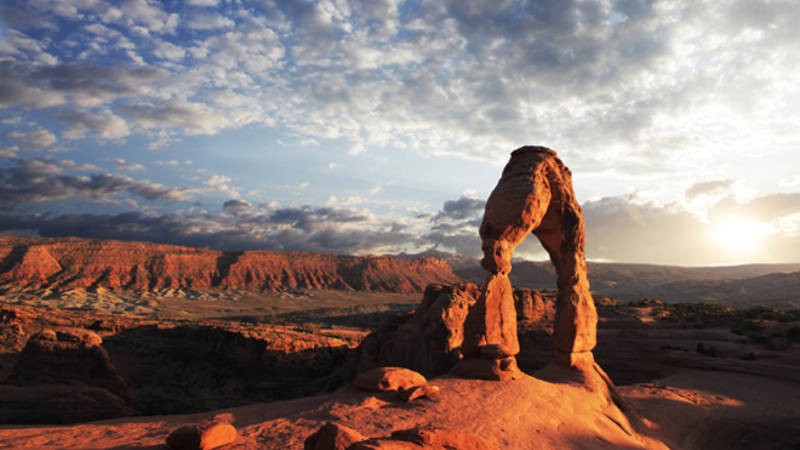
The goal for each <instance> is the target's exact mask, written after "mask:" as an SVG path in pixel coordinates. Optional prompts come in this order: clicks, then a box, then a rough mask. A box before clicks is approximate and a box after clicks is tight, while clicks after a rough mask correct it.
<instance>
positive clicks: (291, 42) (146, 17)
mask: <svg viewBox="0 0 800 450" xmlns="http://www.w3.org/2000/svg"><path fill="white" fill-rule="evenodd" d="M798 23H800V4H798V3H797V1H796V0H709V1H700V0H696V1H694V0H686V1H678V0H664V1H660V0H658V1H639V0H605V1H577V0H543V1H537V0H529V1H514V0H487V1H483V0H451V1H448V0H413V1H411V0H409V1H402V0H322V1H305V0H287V1H273V0H261V1H247V0H185V1H163V2H156V1H151V0H120V1H106V0H4V1H3V2H2V4H0V233H2V234H16V235H27V236H83V237H99V238H114V239H125V240H147V241H155V242H164V243H172V244H179V245H189V246H198V247H209V248H216V249H229V250H240V249H268V250H283V251H322V252H333V253H347V254H392V253H400V252H408V253H415V252H421V251H424V250H429V249H437V250H441V251H450V252H458V253H462V254H465V255H469V256H477V255H478V254H479V253H480V240H479V237H478V233H477V227H478V225H479V223H480V220H481V216H482V213H483V207H484V204H485V203H484V201H485V199H486V198H487V197H488V195H489V193H490V192H491V190H492V188H493V187H494V185H495V184H496V183H497V180H498V179H499V177H500V173H501V171H502V168H503V166H504V165H505V163H506V162H507V161H508V157H509V154H510V152H511V151H513V150H514V149H516V148H518V147H520V146H523V145H543V146H547V147H550V148H552V149H554V150H556V151H557V152H558V154H559V156H560V157H561V159H562V160H563V161H564V163H565V164H566V165H567V166H568V167H569V168H570V169H571V170H572V172H573V182H574V188H575V191H576V195H577V198H578V200H579V201H580V202H581V205H582V208H583V211H584V214H585V218H586V232H587V255H588V257H589V259H590V260H594V261H615V262H637V263H652V264H673V265H725V264H743V263H771V262H798V261H800V257H799V256H798V255H800V52H798V51H797V49H798V48H800V28H798V27H797V24H798ZM516 255H517V256H520V257H525V258H530V259H544V258H545V254H544V252H543V250H542V248H541V246H540V245H539V244H538V242H536V240H535V238H530V239H527V240H526V241H525V242H524V243H523V244H522V245H521V246H520V247H519V248H518V249H517V252H516Z"/></svg>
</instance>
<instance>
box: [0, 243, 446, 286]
mask: <svg viewBox="0 0 800 450" xmlns="http://www.w3.org/2000/svg"><path fill="white" fill-rule="evenodd" d="M457 281H460V279H459V277H457V276H456V275H454V274H453V272H452V269H451V268H450V266H449V265H448V264H447V263H446V262H445V261H443V260H441V259H437V258H427V257H423V258H418V259H415V260H410V261H406V260H400V259H397V258H394V257H391V256H346V255H334V254H327V253H306V252H269V251H262V250H252V251H244V252H225V251H214V250H206V249H197V248H189V247H179V246H174V245H163V244H153V243H148V242H123V241H112V240H103V239H78V238H19V237H9V236H0V292H2V291H5V292H10V291H27V290H38V289H50V290H56V291H59V290H66V289H86V288H98V287H101V288H104V289H109V290H120V289H131V290H141V291H145V290H161V289H191V290H208V289H225V290H250V291H280V290H284V289H295V288H301V289H303V288H306V289H337V290H366V291H376V292H397V293H412V292H421V291H422V290H423V289H424V288H425V286H427V285H428V284H430V283H453V282H457Z"/></svg>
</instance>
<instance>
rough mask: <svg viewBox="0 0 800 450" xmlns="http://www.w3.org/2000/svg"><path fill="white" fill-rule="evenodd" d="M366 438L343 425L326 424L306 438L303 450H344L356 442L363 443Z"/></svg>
mask: <svg viewBox="0 0 800 450" xmlns="http://www.w3.org/2000/svg"><path fill="white" fill-rule="evenodd" d="M366 439H367V438H366V436H364V435H362V434H361V433H359V432H358V431H356V430H354V429H352V428H348V427H346V426H344V425H341V424H338V423H334V422H328V423H326V424H325V425H323V426H322V427H320V429H319V430H317V431H316V432H315V433H314V434H312V435H311V436H309V437H308V438H306V441H305V444H304V445H303V448H304V450H346V449H347V448H348V447H350V446H351V445H353V444H355V443H356V442H361V441H365V440H366Z"/></svg>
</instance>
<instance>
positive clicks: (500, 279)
mask: <svg viewBox="0 0 800 450" xmlns="http://www.w3.org/2000/svg"><path fill="white" fill-rule="evenodd" d="M531 233H533V234H535V235H536V237H537V238H539V241H540V242H541V243H542V245H543V246H544V248H545V249H546V250H547V252H548V254H549V255H550V260H551V262H552V263H553V265H554V266H555V268H556V273H557V274H558V280H557V286H558V299H557V302H556V317H555V325H554V329H555V332H554V336H553V341H554V344H555V347H556V349H557V350H558V352H559V357H558V358H557V361H558V362H559V363H560V364H562V365H567V366H570V365H573V363H575V364H578V363H583V362H586V361H588V360H589V359H591V350H592V349H593V348H594V347H595V344H596V333H597V330H596V329H597V311H596V310H595V307H594V301H593V299H592V295H591V293H590V292H589V281H588V279H587V277H586V255H585V250H584V247H585V236H584V223H583V212H582V211H581V208H580V205H579V204H578V202H577V200H576V199H575V194H574V192H573V190H572V175H571V173H570V171H569V169H567V167H566V166H565V165H564V164H563V163H562V162H561V160H560V159H559V158H558V156H557V155H556V153H555V152H554V151H552V150H550V149H547V148H544V147H522V148H519V149H517V150H515V151H514V152H512V153H511V160H510V161H509V162H508V164H507V165H506V167H505V169H503V175H502V176H501V178H500V181H499V182H498V183H497V186H496V187H495V188H494V190H493V191H492V193H491V195H490V196H489V199H488V200H487V203H486V210H485V213H484V216H483V222H482V223H481V227H480V236H481V239H482V250H483V259H482V260H481V265H482V267H483V268H484V269H486V270H487V271H489V272H490V275H489V279H488V280H487V285H486V288H485V290H484V293H483V295H481V297H480V299H479V300H478V303H477V304H476V305H475V307H474V308H473V309H472V310H471V311H470V316H469V317H468V319H467V323H466V325H465V332H464V333H465V342H464V345H463V350H462V351H463V353H464V356H465V357H468V358H478V359H490V360H491V359H493V360H507V358H510V357H513V356H514V355H516V354H517V353H519V341H518V338H517V327H516V318H517V315H516V313H515V310H514V305H513V295H512V290H511V282H510V280H509V278H508V274H509V272H511V258H512V256H513V254H514V249H515V248H516V247H517V246H518V245H519V244H520V243H521V242H522V241H523V240H524V239H525V238H526V237H527V236H528V235H530V234H531ZM509 367H511V364H510V363H509Z"/></svg>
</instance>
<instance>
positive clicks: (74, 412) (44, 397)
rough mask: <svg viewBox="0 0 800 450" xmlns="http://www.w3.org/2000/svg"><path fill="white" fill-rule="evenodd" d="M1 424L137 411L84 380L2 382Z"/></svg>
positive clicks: (58, 421)
mask: <svg viewBox="0 0 800 450" xmlns="http://www.w3.org/2000/svg"><path fill="white" fill-rule="evenodd" d="M0 399H2V400H0V424H42V423H51V424H68V423H76V422H89V421H94V420H103V419H111V418H115V417H126V416H131V415H134V414H136V411H134V410H133V409H132V408H131V407H130V406H129V405H128V404H127V403H126V402H125V401H124V400H122V399H121V398H120V397H119V396H117V395H115V394H113V393H111V392H110V391H109V390H108V389H104V388H99V387H96V386H87V385H81V384H73V385H65V384H46V385H31V386H14V385H7V384H6V385H0Z"/></svg>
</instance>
